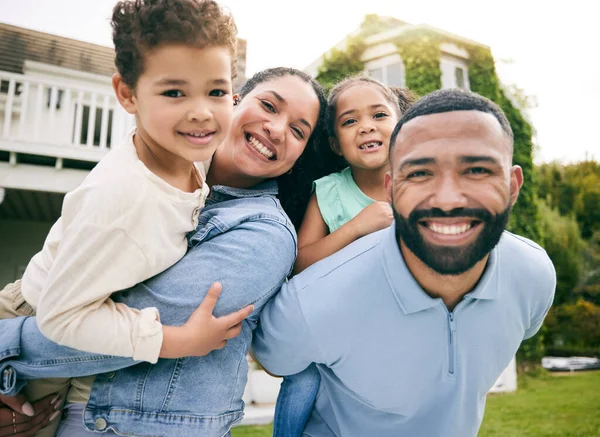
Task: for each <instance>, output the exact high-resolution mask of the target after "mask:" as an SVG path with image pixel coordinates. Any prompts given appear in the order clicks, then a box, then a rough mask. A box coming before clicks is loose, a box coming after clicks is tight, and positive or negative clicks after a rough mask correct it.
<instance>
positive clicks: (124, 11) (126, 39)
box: [111, 0, 237, 88]
mask: <svg viewBox="0 0 600 437" xmlns="http://www.w3.org/2000/svg"><path fill="white" fill-rule="evenodd" d="M111 25H112V28H113V43H114V45H115V52H116V56H115V65H116V66H117V70H118V71H119V74H120V75H121V76H122V77H123V81H124V82H125V83H126V84H127V85H128V86H129V87H131V88H135V85H136V84H137V81H138V79H139V77H140V75H141V74H142V73H143V71H144V54H145V53H146V52H148V51H150V50H152V49H154V48H156V47H158V46H160V45H161V44H165V43H173V44H187V45H191V46H194V47H198V48H206V47H215V46H225V47H227V48H228V49H229V51H230V53H231V64H232V65H231V67H232V70H231V71H232V76H233V77H232V79H233V78H234V77H235V60H236V57H235V49H236V44H237V38H236V34H237V28H236V26H235V22H234V21H233V17H232V16H231V15H230V14H229V13H226V12H225V11H224V10H223V9H222V8H221V6H219V4H218V3H217V2H215V1H213V0H122V1H119V2H118V3H117V4H116V6H115V7H114V9H113V15H112V20H111Z"/></svg>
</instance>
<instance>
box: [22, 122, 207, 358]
mask: <svg viewBox="0 0 600 437" xmlns="http://www.w3.org/2000/svg"><path fill="white" fill-rule="evenodd" d="M197 168H198V171H199V173H200V175H201V176H202V179H203V181H204V180H205V175H206V171H205V168H204V166H203V165H198V166H197ZM207 195H208V186H207V185H206V183H205V182H203V183H202V188H201V189H198V190H196V191H195V192H193V193H186V192H184V191H181V190H179V189H177V188H175V187H173V186H171V185H169V184H168V183H167V182H165V181H164V180H163V179H161V178H159V177H158V176H156V175H155V174H154V173H152V172H151V171H150V170H149V169H148V168H147V167H146V166H145V165H144V164H143V163H142V162H141V161H140V160H139V158H138V156H137V153H136V150H135V146H134V144H133V134H131V135H129V136H128V137H127V138H126V140H125V142H124V144H123V145H122V146H121V147H119V148H117V149H114V150H112V151H111V152H110V153H109V154H108V155H106V156H105V157H104V159H102V161H101V162H100V163H99V164H98V165H97V166H96V167H95V168H94V169H93V170H92V171H91V172H90V174H89V175H88V176H87V177H86V179H85V180H84V181H83V183H82V184H81V185H80V186H79V187H77V188H76V189H75V190H74V191H72V192H70V193H69V194H67V195H66V196H65V199H64V202H63V207H62V214H61V217H60V218H59V219H58V221H57V222H56V223H55V224H54V225H53V226H52V228H51V229H50V233H49V234H48V237H47V238H46V241H45V243H44V247H43V249H42V250H41V252H39V253H38V254H36V255H35V256H34V257H33V258H32V260H31V261H30V263H29V265H28V266H27V269H26V271H25V274H24V276H23V281H22V292H23V296H24V298H25V300H26V301H27V302H28V303H29V304H30V305H32V306H33V307H34V308H35V309H36V311H37V320H38V325H39V327H40V330H41V331H42V333H43V334H44V335H45V336H46V337H48V338H49V339H50V340H52V341H54V342H56V343H59V344H61V345H65V346H69V347H72V348H75V349H79V350H83V351H87V352H91V353H100V354H106V355H117V356H125V357H132V358H133V359H136V360H142V361H149V362H151V363H154V362H156V361H157V360H158V356H159V353H160V349H161V346H162V325H161V323H160V318H159V314H158V310H157V309H156V308H144V309H142V310H137V309H133V308H129V307H128V306H126V305H123V304H121V303H115V302H113V301H112V300H111V299H110V295H111V294H112V293H114V292H115V291H119V290H123V289H126V288H129V287H131V286H133V285H135V284H137V283H139V282H142V281H144V280H146V279H148V278H151V277H152V276H154V275H156V274H158V273H160V272H162V271H164V270H166V269H167V268H169V267H170V266H172V265H173V264H175V263H176V262H177V261H178V260H179V259H181V258H182V257H183V255H184V254H185V252H186V249H187V240H186V234H187V233H188V232H190V231H192V230H194V229H195V227H196V225H197V219H198V213H199V210H200V208H202V207H203V206H204V201H205V200H206V197H207Z"/></svg>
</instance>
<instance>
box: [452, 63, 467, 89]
mask: <svg viewBox="0 0 600 437" xmlns="http://www.w3.org/2000/svg"><path fill="white" fill-rule="evenodd" d="M454 76H455V78H456V86H457V87H458V88H462V89H463V90H464V89H466V88H465V70H464V69H463V68H462V67H454Z"/></svg>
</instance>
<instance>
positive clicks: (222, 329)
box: [0, 282, 254, 437]
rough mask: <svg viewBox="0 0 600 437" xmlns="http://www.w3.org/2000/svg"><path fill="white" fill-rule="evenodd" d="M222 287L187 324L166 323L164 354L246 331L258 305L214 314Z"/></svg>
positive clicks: (205, 349) (187, 351) (202, 347)
mask: <svg viewBox="0 0 600 437" xmlns="http://www.w3.org/2000/svg"><path fill="white" fill-rule="evenodd" d="M222 288H223V287H222V286H221V284H219V283H218V282H215V283H214V284H213V285H211V287H210V288H209V290H208V292H207V293H206V297H205V298H204V300H203V301H202V303H201V304H200V306H199V307H198V308H197V309H196V310H195V311H194V312H193V313H192V315H191V316H190V318H189V319H188V321H187V322H186V323H185V324H184V325H183V326H163V344H162V348H161V351H160V357H161V358H182V357H199V356H204V355H207V354H208V353H209V352H211V351H213V350H215V349H223V348H224V347H225V345H226V344H227V340H230V339H232V338H234V337H237V336H238V335H239V334H240V332H242V322H243V321H244V319H245V318H246V317H248V316H249V315H250V314H251V313H252V311H254V305H248V306H247V307H245V308H242V309H241V310H239V311H236V312H235V313H231V314H228V315H226V316H223V317H215V316H213V310H214V309H215V305H216V304H217V300H218V299H219V295H220V294H221V290H222ZM0 437H1V436H0Z"/></svg>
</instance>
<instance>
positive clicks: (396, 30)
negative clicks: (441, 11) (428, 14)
mask: <svg viewBox="0 0 600 437" xmlns="http://www.w3.org/2000/svg"><path fill="white" fill-rule="evenodd" d="M380 18H381V19H383V20H384V21H387V22H388V23H390V24H391V26H389V27H387V28H386V29H385V30H382V31H381V32H379V33H374V34H371V35H369V36H368V37H366V38H365V43H366V45H367V46H374V45H377V44H380V43H384V42H387V41H391V40H393V39H394V38H396V37H398V36H400V35H402V34H403V33H405V32H408V31H411V30H415V29H425V30H430V31H433V32H437V33H439V34H441V35H444V36H446V37H449V38H451V39H454V40H457V41H461V42H463V43H465V44H469V45H477V46H481V47H487V46H486V45H485V44H482V43H480V42H477V41H473V40H471V39H468V38H465V37H462V36H460V35H456V34H453V33H450V32H446V31H445V30H442V29H438V28H437V27H433V26H430V25H428V24H410V23H408V22H406V21H401V20H397V19H395V18H391V17H380ZM360 31H361V28H360V27H359V28H357V29H356V30H354V31H353V32H351V33H350V34H348V35H347V36H346V37H345V38H344V39H342V40H341V41H340V42H338V43H337V44H336V45H335V46H334V47H332V48H331V49H333V48H337V49H340V50H344V49H345V48H346V42H347V41H348V39H349V38H350V37H353V36H356V35H358V34H359V33H360ZM331 49H329V50H327V51H326V52H325V53H322V54H321V55H320V56H319V57H318V58H317V59H315V60H314V61H313V62H311V63H310V64H309V65H307V66H306V67H305V68H304V71H305V72H306V73H308V74H309V75H311V76H313V77H316V75H317V72H318V68H319V67H320V66H321V64H323V60H324V58H325V56H326V55H328V54H329V52H330V51H331Z"/></svg>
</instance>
